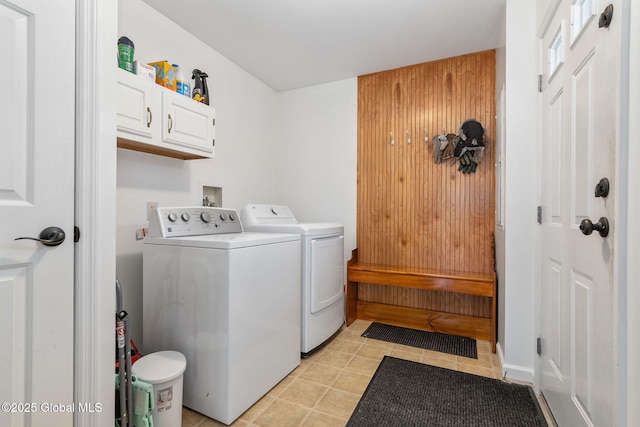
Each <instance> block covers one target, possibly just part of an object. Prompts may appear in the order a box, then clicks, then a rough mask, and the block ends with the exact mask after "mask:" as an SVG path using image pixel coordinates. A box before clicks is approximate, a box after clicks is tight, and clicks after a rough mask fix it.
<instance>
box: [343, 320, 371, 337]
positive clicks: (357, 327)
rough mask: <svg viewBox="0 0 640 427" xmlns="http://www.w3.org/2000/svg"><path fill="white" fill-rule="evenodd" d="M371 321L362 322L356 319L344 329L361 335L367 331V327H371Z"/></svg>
mask: <svg viewBox="0 0 640 427" xmlns="http://www.w3.org/2000/svg"><path fill="white" fill-rule="evenodd" d="M371 323H372V322H371V321H369V320H362V319H356V320H355V321H354V322H353V323H352V324H351V325H349V327H348V328H346V329H347V330H349V331H354V332H357V333H359V334H362V333H363V332H364V331H366V330H367V328H368V327H369V326H371Z"/></svg>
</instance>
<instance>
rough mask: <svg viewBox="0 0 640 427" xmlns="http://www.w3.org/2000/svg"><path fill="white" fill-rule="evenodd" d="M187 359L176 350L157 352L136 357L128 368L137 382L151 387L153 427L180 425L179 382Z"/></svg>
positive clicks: (180, 391)
mask: <svg viewBox="0 0 640 427" xmlns="http://www.w3.org/2000/svg"><path fill="white" fill-rule="evenodd" d="M186 368H187V359H185V357H184V355H183V354H182V353H179V352H177V351H159V352H157V353H151V354H148V355H146V356H144V357H142V358H140V359H139V360H138V361H137V362H136V363H134V364H133V365H132V366H131V372H132V373H133V375H135V376H137V377H138V379H139V380H141V381H144V382H146V383H149V384H151V385H152V386H153V397H152V399H154V408H153V411H152V412H151V415H152V417H153V425H154V427H180V426H181V425H182V382H183V374H184V371H185V369H186Z"/></svg>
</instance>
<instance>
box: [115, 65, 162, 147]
mask: <svg viewBox="0 0 640 427" xmlns="http://www.w3.org/2000/svg"><path fill="white" fill-rule="evenodd" d="M154 86H155V83H153V82H151V81H148V80H145V79H144V78H141V77H139V76H137V75H135V74H132V73H129V72H127V71H124V70H121V69H118V96H117V98H118V110H117V111H118V119H117V123H118V136H120V137H124V138H131V139H134V140H137V141H144V140H146V139H148V140H151V139H152V138H153V134H154V132H156V131H155V130H154V128H156V123H155V122H158V121H159V120H160V108H159V107H160V105H159V102H158V101H156V99H157V98H156V99H154V96H156V95H157V89H155V87H154ZM155 104H157V105H155ZM154 120H155V122H154Z"/></svg>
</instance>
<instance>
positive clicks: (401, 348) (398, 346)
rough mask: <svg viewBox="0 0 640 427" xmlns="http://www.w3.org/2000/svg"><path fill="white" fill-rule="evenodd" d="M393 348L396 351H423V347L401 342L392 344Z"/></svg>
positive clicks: (419, 352) (420, 352)
mask: <svg viewBox="0 0 640 427" xmlns="http://www.w3.org/2000/svg"><path fill="white" fill-rule="evenodd" d="M393 349H394V350H398V351H403V352H405V353H418V354H422V353H424V349H422V348H420V347H412V346H410V345H403V344H394V345H393Z"/></svg>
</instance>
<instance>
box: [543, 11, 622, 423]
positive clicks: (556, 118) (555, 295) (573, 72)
mask: <svg viewBox="0 0 640 427" xmlns="http://www.w3.org/2000/svg"><path fill="white" fill-rule="evenodd" d="M554 3H555V2H554ZM608 3H609V1H607V2H605V3H603V2H599V1H596V0H582V1H570V0H562V1H560V2H559V6H558V8H557V10H556V11H555V14H554V15H553V17H552V18H551V20H550V24H549V26H548V28H547V30H546V32H545V34H544V35H543V38H542V40H541V48H542V74H543V77H542V82H543V84H542V87H543V93H542V121H543V131H542V146H543V154H542V168H543V169H542V176H543V183H542V205H543V221H542V236H541V248H542V256H541V267H542V274H541V278H542V286H541V298H542V301H541V310H542V313H541V320H542V323H541V338H542V355H541V356H542V371H543V372H542V375H543V377H542V381H541V385H542V392H543V394H544V396H545V398H546V400H547V402H548V403H549V407H550V408H551V410H552V412H553V415H554V417H555V418H556V420H557V421H558V424H559V425H561V426H582V425H585V426H592V425H595V426H605V425H613V424H614V395H615V393H614V392H615V388H614V381H615V376H614V374H615V370H614V366H615V361H614V336H615V325H614V308H615V307H614V299H613V295H614V281H613V257H614V253H613V239H614V238H615V224H614V223H613V221H612V219H613V218H615V215H614V208H615V200H614V198H613V194H614V193H615V191H614V190H615V185H616V183H615V182H614V178H615V173H614V172H615V169H614V167H615V163H614V162H615V157H614V155H615V147H616V139H617V137H618V136H617V132H616V129H617V127H616V120H617V110H618V108H617V107H618V105H619V96H618V90H619V89H618V88H619V86H618V74H619V66H620V54H619V46H620V17H619V16H618V17H616V16H615V15H614V17H613V21H612V23H611V26H610V27H609V28H599V25H598V24H599V19H598V18H599V14H600V12H602V10H603V9H604V6H605V5H606V4H608ZM613 3H614V10H615V9H617V10H619V7H618V6H619V4H618V3H619V2H616V1H614V2H613ZM542 12H543V13H544V12H545V11H542ZM601 178H608V180H609V181H610V185H611V187H612V190H611V191H610V192H609V194H608V195H607V196H606V197H604V196H600V197H596V195H595V190H594V189H595V187H596V184H597V183H598V182H599V181H600V179H601ZM601 217H604V218H607V219H608V220H609V221H610V230H609V234H608V236H606V237H601V236H600V234H599V232H598V231H597V230H594V231H593V233H592V234H591V235H585V234H583V233H582V232H581V229H580V225H581V223H582V222H583V220H590V221H592V222H593V223H597V222H598V221H599V219H600V218H601Z"/></svg>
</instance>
